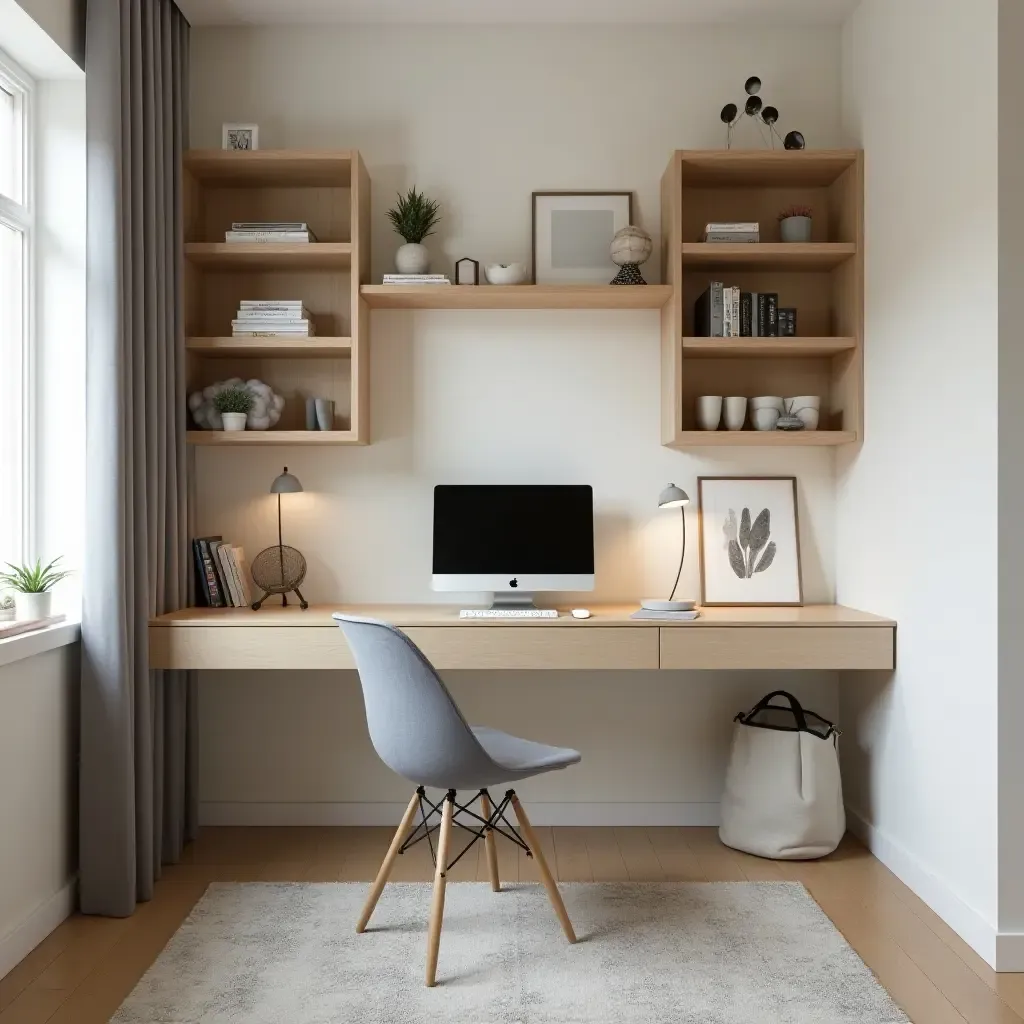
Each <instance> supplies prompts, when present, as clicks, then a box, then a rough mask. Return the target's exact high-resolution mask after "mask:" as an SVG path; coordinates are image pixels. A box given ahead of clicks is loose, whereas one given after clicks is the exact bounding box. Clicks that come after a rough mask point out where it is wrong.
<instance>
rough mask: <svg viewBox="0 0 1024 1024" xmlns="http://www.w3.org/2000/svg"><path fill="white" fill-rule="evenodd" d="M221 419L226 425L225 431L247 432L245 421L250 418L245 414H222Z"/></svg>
mask: <svg viewBox="0 0 1024 1024" xmlns="http://www.w3.org/2000/svg"><path fill="white" fill-rule="evenodd" d="M220 418H221V420H222V421H223V423H224V429H225V430H245V421H246V420H247V419H248V416H247V414H246V413H244V412H222V413H221V414H220Z"/></svg>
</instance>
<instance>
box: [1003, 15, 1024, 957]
mask: <svg viewBox="0 0 1024 1024" xmlns="http://www.w3.org/2000/svg"><path fill="white" fill-rule="evenodd" d="M1022 45H1024V5H1022V4H1020V2H1019V0H1000V3H999V110H1000V113H1001V115H1004V114H1005V115H1006V116H1007V117H1009V116H1012V111H1014V110H1019V109H1020V105H1021V104H1022V103H1024V64H1022V63H1021V61H1020V49H1021V46H1022ZM1000 121H1001V122H1002V117H1000ZM1022 180H1024V137H1022V136H1021V133H1020V132H1018V131H1015V130H1014V129H1013V127H1012V125H1007V127H1005V128H1004V129H1003V130H1002V131H1000V133H999V931H1000V934H1001V936H1004V937H1005V938H1003V939H1002V941H1001V945H1002V946H1003V947H1006V949H1007V952H1006V959H1007V961H1008V962H1010V963H1011V964H1012V965H1013V969H1014V970H1018V971H1024V868H1022V865H1024V745H1022V744H1021V742H1020V728H1019V724H1020V722H1022V721H1024V685H1022V682H1024V680H1022V671H1021V667H1022V666H1024V631H1022V630H1021V628H1020V627H1021V623H1022V622H1024V590H1022V588H1021V585H1020V580H1021V577H1022V575H1024V534H1022V533H1021V530H1020V523H1021V522H1022V521H1024V461H1022V460H1021V452H1020V440H1021V437H1024V407H1022V405H1021V401H1020V396H1019V394H1018V391H1019V387H1020V382H1021V381H1022V380H1024V337H1022V336H1021V320H1020V313H1019V311H1018V308H1017V307H1018V306H1019V299H1020V296H1021V294H1022V293H1024V195H1022V193H1021V188H1020V183H1021V181H1022Z"/></svg>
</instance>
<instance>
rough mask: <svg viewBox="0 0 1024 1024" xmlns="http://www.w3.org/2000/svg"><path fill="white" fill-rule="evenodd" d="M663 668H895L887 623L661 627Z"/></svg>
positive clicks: (891, 634) (889, 628) (892, 640)
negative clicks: (751, 627) (869, 624)
mask: <svg viewBox="0 0 1024 1024" xmlns="http://www.w3.org/2000/svg"><path fill="white" fill-rule="evenodd" d="M659 632H660V633H661V667H662V668H692V669H708V668H793V669H801V668H806V669H891V668H892V667H893V663H894V656H895V654H894V643H895V631H894V630H893V629H892V628H891V627H888V626H877V627H876V626H849V627H832V626H814V627H810V626H805V627H799V626H787V627H772V626H760V627H758V628H756V629H737V628H734V627H727V626H695V627H692V628H688V627H686V626H676V627H670V628H669V627H662V628H661V629H660V630H659Z"/></svg>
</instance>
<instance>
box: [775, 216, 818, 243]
mask: <svg viewBox="0 0 1024 1024" xmlns="http://www.w3.org/2000/svg"><path fill="white" fill-rule="evenodd" d="M779 237H780V238H781V239H782V240H783V241H784V242H809V241H810V240H811V218H810V217H787V218H786V219H785V220H780V221H779Z"/></svg>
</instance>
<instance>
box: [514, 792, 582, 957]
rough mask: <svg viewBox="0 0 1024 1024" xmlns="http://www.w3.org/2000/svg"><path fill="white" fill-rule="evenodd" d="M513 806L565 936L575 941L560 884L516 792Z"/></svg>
mask: <svg viewBox="0 0 1024 1024" xmlns="http://www.w3.org/2000/svg"><path fill="white" fill-rule="evenodd" d="M512 807H513V808H514V809H515V812H516V818H517V819H518V821H519V827H520V828H521V829H522V832H523V835H524V836H525V837H526V842H527V843H528V845H529V847H530V850H531V851H532V853H533V859H534V860H535V861H536V862H537V870H538V871H539V872H540V880H541V881H542V882H543V883H544V888H545V889H546V890H547V893H548V899H549V900H551V906H552V907H554V908H555V913H556V914H557V915H558V920H559V921H561V923H562V931H563V932H565V937H566V938H567V939H568V940H569V941H570V942H575V941H576V933H575V932H574V931H573V930H572V922H571V921H570V920H569V915H568V914H567V913H566V912H565V904H564V903H563V902H562V896H561V893H559V891H558V886H557V885H555V880H554V878H552V877H551V872H550V871H549V870H548V862H547V861H546V860H545V859H544V852H543V851H542V850H541V848H540V843H539V842H537V835H536V833H535V832H534V831H533V826H532V825H531V824H530V819H529V818H528V817H527V816H526V812H525V811H524V810H523V805H522V804H521V803H520V802H519V797H517V796H516V795H515V793H513V794H512Z"/></svg>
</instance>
